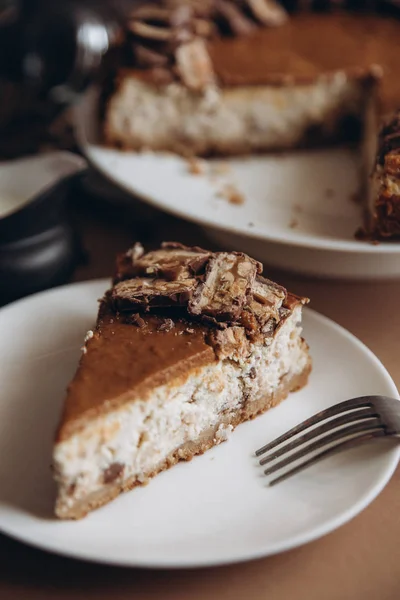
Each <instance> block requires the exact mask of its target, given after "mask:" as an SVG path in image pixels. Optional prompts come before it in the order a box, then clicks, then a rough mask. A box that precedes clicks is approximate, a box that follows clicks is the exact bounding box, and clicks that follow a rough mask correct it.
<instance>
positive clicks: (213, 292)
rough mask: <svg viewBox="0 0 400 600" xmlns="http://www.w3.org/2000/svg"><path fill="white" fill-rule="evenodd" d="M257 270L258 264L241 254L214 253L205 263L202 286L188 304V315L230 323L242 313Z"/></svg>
mask: <svg viewBox="0 0 400 600" xmlns="http://www.w3.org/2000/svg"><path fill="white" fill-rule="evenodd" d="M259 268H260V266H259V263H256V262H255V261H253V260H252V259H251V258H249V257H248V256H246V255H245V254H240V253H234V252H232V253H228V252H220V253H218V254H215V255H214V256H213V257H212V258H211V260H210V262H209V263H208V267H207V270H206V277H205V280H204V283H202V284H200V285H199V286H198V288H197V289H196V290H195V292H194V295H193V299H192V300H191V302H190V303H189V307H188V310H189V313H191V314H193V315H207V316H209V317H214V318H216V319H218V320H221V321H234V320H235V319H237V318H238V317H239V316H240V313H241V312H242V308H243V306H244V304H245V301H246V297H247V294H248V293H249V291H250V289H251V287H252V285H253V283H254V281H255V278H256V274H257V270H258V269H259Z"/></svg>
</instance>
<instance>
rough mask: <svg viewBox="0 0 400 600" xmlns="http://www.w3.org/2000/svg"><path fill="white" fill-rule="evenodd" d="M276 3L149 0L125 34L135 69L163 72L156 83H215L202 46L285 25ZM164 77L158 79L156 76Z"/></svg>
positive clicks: (133, 12)
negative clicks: (221, 38)
mask: <svg viewBox="0 0 400 600" xmlns="http://www.w3.org/2000/svg"><path fill="white" fill-rule="evenodd" d="M286 17H287V15H286V11H285V9H284V8H283V7H282V6H281V5H280V4H279V3H278V2H277V1H276V0H158V1H157V0H153V1H151V0H150V1H149V2H142V3H139V5H138V6H135V7H134V8H133V9H132V10H131V13H130V16H129V21H128V24H127V30H128V33H129V34H130V40H131V43H132V44H133V56H134V65H133V66H134V67H135V68H143V69H152V70H153V69H154V70H156V69H160V68H162V69H163V70H164V69H167V70H168V71H169V73H170V79H168V78H167V77H166V74H165V73H163V71H162V72H159V71H158V70H157V71H155V72H154V76H155V75H156V74H157V77H158V78H160V79H161V82H164V81H165V83H168V82H169V81H173V77H174V73H175V76H176V74H177V75H178V76H179V77H180V78H181V79H182V81H183V82H184V84H185V85H187V86H188V87H189V88H190V89H192V90H195V91H204V90H205V89H207V87H208V86H210V85H213V84H214V83H215V75H214V70H213V66H212V63H211V59H210V56H209V54H208V50H207V47H206V41H207V40H208V39H211V38H213V37H215V36H218V35H226V34H229V35H232V34H233V35H248V34H249V33H252V32H253V31H254V30H255V29H256V28H257V27H259V26H260V25H264V26H276V25H281V24H282V23H283V22H284V21H285V20H286ZM161 75H163V77H161Z"/></svg>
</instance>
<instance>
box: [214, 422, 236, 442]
mask: <svg viewBox="0 0 400 600" xmlns="http://www.w3.org/2000/svg"><path fill="white" fill-rule="evenodd" d="M232 431H233V425H231V424H229V425H225V423H221V424H220V426H219V427H218V429H217V431H216V432H215V438H214V442H215V443H216V444H221V443H222V442H226V441H227V440H228V439H229V436H230V435H231V433H232Z"/></svg>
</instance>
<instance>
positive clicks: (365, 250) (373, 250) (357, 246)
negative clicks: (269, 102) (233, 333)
mask: <svg viewBox="0 0 400 600" xmlns="http://www.w3.org/2000/svg"><path fill="white" fill-rule="evenodd" d="M97 94H98V92H97V90H90V92H89V93H87V94H86V96H85V97H84V99H83V100H82V102H81V104H79V105H77V106H76V107H75V113H74V114H75V123H76V136H77V141H78V144H79V147H80V149H81V151H82V153H83V154H84V156H85V158H86V160H87V161H88V163H89V164H90V165H91V166H92V168H94V169H95V170H97V171H98V172H99V173H100V174H101V175H102V176H103V177H105V178H106V179H107V180H108V181H110V182H112V183H113V184H115V185H117V186H118V187H119V188H120V189H122V190H123V191H124V192H126V193H128V194H130V195H132V194H133V195H134V196H136V197H137V198H139V199H141V200H143V201H144V202H146V203H148V204H150V205H151V206H154V207H155V208H157V209H159V210H162V211H164V212H166V213H169V214H171V215H173V216H176V217H179V218H181V219H184V220H187V221H190V222H192V223H196V224H198V225H201V226H205V227H211V228H213V229H217V230H220V231H224V232H227V233H233V234H238V235H242V236H245V237H248V238H252V239H256V240H261V241H265V242H273V243H277V244H282V245H284V246H291V247H299V248H306V249H310V250H312V249H319V250H326V251H335V252H338V253H347V252H350V253H352V254H384V255H395V256H396V255H398V254H400V242H397V241H383V242H378V243H371V242H368V241H362V240H356V239H354V240H331V239H328V238H326V239H321V238H309V239H307V238H305V236H303V235H301V234H299V233H298V232H296V230H295V229H290V228H288V229H286V230H285V233H284V234H281V233H279V232H277V233H275V232H274V231H272V230H271V231H268V232H265V231H262V230H261V229H258V228H257V226H256V225H255V226H254V227H252V228H249V227H246V228H244V227H241V226H239V225H236V224H233V223H229V224H224V223H223V222H222V223H221V222H220V221H218V222H217V220H216V219H214V218H212V217H210V216H208V215H207V214H206V215H202V216H201V217H200V216H198V215H197V216H196V215H191V214H187V213H186V212H185V211H184V210H181V209H179V207H176V206H172V205H171V204H169V203H166V202H164V201H163V200H162V199H161V198H158V197H155V196H151V195H148V194H145V193H144V192H143V191H141V190H140V189H137V188H136V187H135V185H134V183H132V184H130V183H127V182H126V181H124V180H122V179H121V178H119V177H117V176H116V175H115V174H113V171H112V170H111V169H107V168H105V167H104V166H103V165H102V164H101V163H99V162H98V161H97V160H96V156H95V153H94V152H93V150H92V148H96V146H95V145H93V144H91V143H90V142H89V141H88V139H87V135H86V130H85V126H84V121H85V112H84V111H85V103H90V102H94V101H95V98H96V97H97ZM93 112H95V110H94V109H93ZM97 147H101V145H100V144H98V145H97ZM113 150H114V151H115V153H116V155H117V153H120V154H121V156H127V155H129V154H131V155H132V156H134V157H136V156H140V153H138V152H134V151H130V150H117V149H113ZM166 155H168V153H156V152H154V157H155V158H156V160H162V158H163V156H166ZM169 156H173V155H172V154H169ZM178 159H179V157H178ZM182 160H184V159H182ZM224 162H229V158H224ZM155 167H156V165H155ZM360 224H361V210H360Z"/></svg>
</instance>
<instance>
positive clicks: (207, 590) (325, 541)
mask: <svg viewBox="0 0 400 600" xmlns="http://www.w3.org/2000/svg"><path fill="white" fill-rule="evenodd" d="M77 204H78V202H77ZM75 212H76V220H77V224H78V226H79V228H80V230H81V232H82V234H83V239H84V245H85V248H86V249H87V251H88V260H87V263H86V264H85V265H82V266H80V267H79V268H78V269H77V271H76V274H75V276H74V279H75V280H84V279H89V278H95V277H102V276H108V275H109V274H110V273H111V270H112V265H113V255H114V254H115V252H117V251H119V250H121V249H124V248H125V247H126V246H127V245H128V244H129V243H130V242H131V241H132V240H133V239H134V238H136V237H137V238H139V237H140V239H142V240H143V241H144V242H154V241H157V240H160V239H179V240H181V241H184V242H187V243H192V244H205V243H207V242H206V241H205V238H204V234H203V233H202V232H201V230H200V229H198V228H196V227H194V226H191V225H187V224H186V223H182V222H181V221H178V220H175V219H173V218H171V217H166V216H164V215H162V214H160V213H154V214H153V212H152V211H148V210H147V209H145V210H140V211H139V212H138V211H136V213H135V214H133V213H132V211H131V210H127V209H125V208H122V207H121V208H118V209H117V210H116V209H115V208H111V207H108V206H106V205H105V206H98V205H97V204H96V203H88V202H87V201H86V202H85V204H84V205H82V204H80V206H79V208H78V209H76V211H75ZM269 273H270V274H271V275H272V276H273V277H275V278H276V279H277V280H278V281H280V282H281V283H283V284H284V285H287V286H288V287H290V289H291V290H292V291H293V292H297V293H298V294H304V295H308V296H309V297H310V298H311V299H312V307H313V308H314V309H316V310H317V311H320V312H321V313H323V314H325V315H327V316H329V317H331V318H332V319H334V320H335V321H337V322H338V323H340V324H341V325H343V326H344V327H346V328H347V329H349V330H350V331H351V332H353V333H354V334H355V335H356V336H358V337H359V338H360V339H361V340H362V341H363V342H365V343H366V344H367V345H368V346H369V347H370V348H371V349H372V350H373V351H374V352H375V353H376V354H377V356H378V357H379V358H380V359H381V360H382V362H383V363H384V365H385V366H386V367H387V368H388V370H389V371H390V373H391V375H392V376H393V378H394V380H395V381H396V383H397V385H398V386H399V385H400V352H399V350H400V341H399V336H400V281H399V282H397V283H396V282H388V283H343V282H327V281H317V280H314V281H313V280H308V279H304V278H298V277H296V276H292V275H290V276H289V275H287V274H282V273H274V272H271V271H269ZM42 598H43V599H49V600H50V599H51V600H59V599H60V600H61V599H66V598H68V599H69V598H71V599H72V598H73V599H76V600H83V599H85V600H86V599H96V600H97V599H98V600H102V599H105V598H107V599H112V600H128V599H129V600H139V599H140V600H148V599H150V598H160V599H161V600H199V599H205V598H210V599H213V598H216V599H221V600H225V599H228V598H229V599H231V598H232V599H242V598H243V599H248V600H252V599H254V600H261V599H265V600H267V599H268V600H294V599H295V600H333V599H335V600H337V599H339V600H347V599H349V600H397V599H400V469H398V470H397V472H396V473H395V475H394V476H393V478H392V480H391V482H390V483H389V485H388V486H387V487H386V489H385V490H384V491H383V492H382V493H381V494H380V496H379V497H378V498H377V499H376V500H375V502H373V503H372V505H371V506H370V507H369V508H367V509H366V510H364V512H363V513H362V514H360V515H359V516H358V517H356V518H355V519H354V520H353V521H352V522H350V523H348V524H347V525H345V526H343V527H341V528H340V529H339V530H337V531H335V532H334V533H331V534H330V535H328V536H326V537H324V538H322V539H320V540H318V541H316V542H313V543H310V544H308V545H306V546H303V547H301V548H298V549H296V550H293V551H290V552H286V553H285V554H281V555H278V556H275V557H272V558H267V559H263V560H258V561H255V562H249V563H245V564H241V565H233V566H229V567H223V568H214V569H207V570H191V571H146V570H135V569H118V568H109V567H104V566H97V565H91V564H85V563H81V562H75V561H72V560H68V559H65V558H62V557H57V556H52V555H49V554H46V553H44V552H41V551H39V550H36V549H32V548H29V547H26V546H24V545H22V544H19V543H17V542H14V541H12V540H10V539H7V538H6V537H3V536H1V535H0V599H1V600H3V599H4V600H34V599H35V600H36V599H42Z"/></svg>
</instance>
